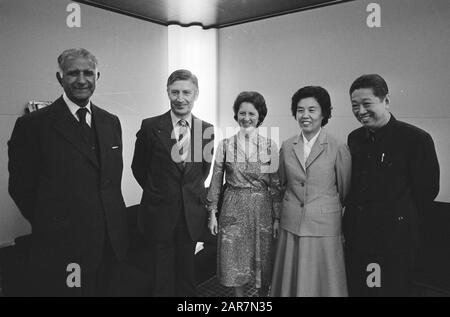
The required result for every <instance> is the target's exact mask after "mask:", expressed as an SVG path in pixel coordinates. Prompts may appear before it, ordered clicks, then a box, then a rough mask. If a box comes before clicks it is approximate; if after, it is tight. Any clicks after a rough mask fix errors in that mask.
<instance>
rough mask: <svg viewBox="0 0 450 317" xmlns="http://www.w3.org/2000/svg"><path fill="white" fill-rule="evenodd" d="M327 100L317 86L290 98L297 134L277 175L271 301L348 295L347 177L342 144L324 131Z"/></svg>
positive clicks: (288, 142) (285, 147) (285, 144)
mask: <svg viewBox="0 0 450 317" xmlns="http://www.w3.org/2000/svg"><path fill="white" fill-rule="evenodd" d="M331 109H332V107H331V101H330V96H329V94H328V92H327V91H326V90H325V89H324V88H322V87H316V86H307V87H303V88H301V89H299V90H298V91H297V92H296V93H295V94H294V95H293V96H292V104H291V110H292V115H293V116H294V117H295V119H296V121H297V122H298V124H299V126H300V129H301V131H300V133H299V134H297V135H295V136H293V137H292V138H290V139H288V140H286V141H284V142H283V145H282V147H281V150H280V167H279V175H280V181H281V186H282V190H283V193H284V198H283V201H282V208H281V213H280V219H279V223H278V224H277V225H275V226H274V231H275V234H277V233H278V245H277V252H276V257H275V266H274V273H273V278H272V288H271V295H272V296H291V297H294V296H347V283H346V274H345V265H344V253H343V245H342V237H341V235H342V233H341V217H342V208H343V203H344V199H345V196H346V195H347V193H348V190H349V186H350V177H351V175H350V174H351V156H350V152H349V150H348V148H347V146H346V145H345V143H343V142H341V141H338V140H337V139H335V138H334V137H333V136H332V135H331V134H329V133H328V132H326V131H325V129H324V128H323V127H324V126H325V125H326V124H327V123H328V119H329V118H330V117H331Z"/></svg>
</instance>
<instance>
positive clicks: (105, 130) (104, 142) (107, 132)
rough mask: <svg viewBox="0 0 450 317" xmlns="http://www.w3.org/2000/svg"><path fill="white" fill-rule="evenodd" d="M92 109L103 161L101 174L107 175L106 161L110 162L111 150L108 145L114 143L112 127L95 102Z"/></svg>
mask: <svg viewBox="0 0 450 317" xmlns="http://www.w3.org/2000/svg"><path fill="white" fill-rule="evenodd" d="M91 109H92V118H93V121H92V122H94V124H95V131H96V132H97V138H98V147H99V153H100V162H101V163H102V164H100V168H101V173H100V175H105V168H106V166H107V164H106V162H108V157H107V153H109V151H107V146H111V144H112V143H113V142H112V136H111V129H110V126H109V124H108V121H107V120H106V116H105V114H104V113H102V112H101V111H99V109H98V108H97V107H96V106H95V105H94V104H91Z"/></svg>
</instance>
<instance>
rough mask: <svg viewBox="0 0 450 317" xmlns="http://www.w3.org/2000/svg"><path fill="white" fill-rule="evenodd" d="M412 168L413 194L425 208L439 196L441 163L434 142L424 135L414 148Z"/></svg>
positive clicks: (426, 134)
mask: <svg viewBox="0 0 450 317" xmlns="http://www.w3.org/2000/svg"><path fill="white" fill-rule="evenodd" d="M414 152H415V153H414V154H413V155H412V157H413V160H412V164H411V166H410V175H411V178H412V179H411V181H412V191H413V192H412V194H413V197H414V199H416V202H417V204H418V206H419V207H421V208H425V207H426V206H427V205H428V204H429V203H431V202H433V200H434V199H435V198H436V196H437V195H438V194H439V173H440V172H439V162H438V158H437V154H436V149H435V147H434V142H433V139H432V138H431V136H430V135H429V134H428V133H423V134H421V135H420V137H419V138H418V140H417V143H416V146H415V147H414Z"/></svg>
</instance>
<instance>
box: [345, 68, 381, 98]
mask: <svg viewBox="0 0 450 317" xmlns="http://www.w3.org/2000/svg"><path fill="white" fill-rule="evenodd" d="M362 88H370V89H372V92H373V95H374V96H376V97H378V98H380V100H383V99H384V97H386V95H387V94H388V93H389V89H388V86H387V83H386V81H385V80H384V78H383V77H381V76H380V75H378V74H366V75H362V76H360V77H358V78H356V79H355V81H354V82H353V83H352V85H351V86H350V90H349V93H350V96H351V95H352V93H353V92H354V91H355V90H357V89H362Z"/></svg>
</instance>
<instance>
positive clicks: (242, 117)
mask: <svg viewBox="0 0 450 317" xmlns="http://www.w3.org/2000/svg"><path fill="white" fill-rule="evenodd" d="M258 119H259V113H258V110H256V108H255V106H254V105H253V104H252V103H250V102H243V103H241V105H240V106H239V111H238V113H237V121H238V123H239V126H240V127H241V129H243V130H245V131H246V132H251V131H253V130H254V129H255V128H256V127H257V125H258Z"/></svg>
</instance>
